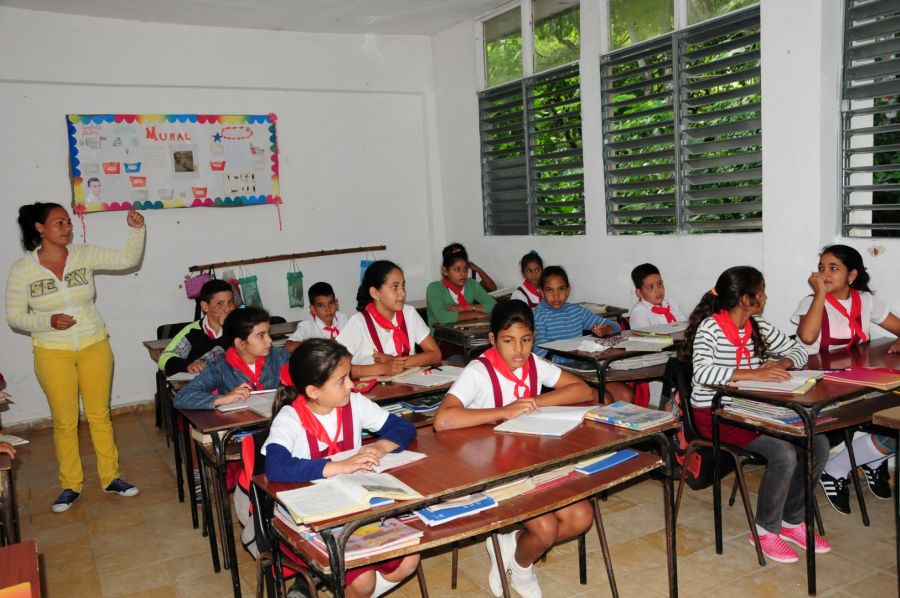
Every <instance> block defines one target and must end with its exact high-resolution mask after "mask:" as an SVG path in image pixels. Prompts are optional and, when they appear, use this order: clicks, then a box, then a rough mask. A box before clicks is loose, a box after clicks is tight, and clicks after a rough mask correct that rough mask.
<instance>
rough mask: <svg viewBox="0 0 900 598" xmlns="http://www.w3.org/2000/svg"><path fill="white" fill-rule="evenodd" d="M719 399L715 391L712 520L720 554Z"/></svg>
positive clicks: (718, 394)
mask: <svg viewBox="0 0 900 598" xmlns="http://www.w3.org/2000/svg"><path fill="white" fill-rule="evenodd" d="M721 401H722V393H721V392H717V393H716V394H715V396H714V397H713V401H712V435H713V438H712V440H713V521H714V522H715V529H716V554H722V472H721V470H720V469H719V459H720V458H721V454H722V449H721V446H720V441H719V417H718V415H716V412H717V411H718V410H719V405H720V404H721Z"/></svg>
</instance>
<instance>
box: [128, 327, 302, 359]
mask: <svg viewBox="0 0 900 598" xmlns="http://www.w3.org/2000/svg"><path fill="white" fill-rule="evenodd" d="M299 323H300V322H284V323H282V324H272V327H271V328H269V335H270V336H271V337H272V338H273V339H274V338H276V337H282V336H288V335H290V334H292V333H293V332H294V330H296V329H297V324H299ZM171 341H172V339H171V338H160V339H153V340H149V341H143V342H142V343H141V344H142V345H144V347H145V348H146V349H147V352H148V353H150V359H152V360H153V361H154V362H158V361H159V356H160V355H162V353H163V351H165V350H166V347H168V346H169V343H170V342H171Z"/></svg>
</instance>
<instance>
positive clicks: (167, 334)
mask: <svg viewBox="0 0 900 598" xmlns="http://www.w3.org/2000/svg"><path fill="white" fill-rule="evenodd" d="M194 321H196V320H193V321H191V322H178V323H175V324H163V325H162V326H157V327H156V338H157V340H159V339H163V338H172V337H173V336H175V335H176V334H178V332H179V331H180V330H181V329H182V328H184V327H185V326H187V325H188V324H192V323H193V322H194Z"/></svg>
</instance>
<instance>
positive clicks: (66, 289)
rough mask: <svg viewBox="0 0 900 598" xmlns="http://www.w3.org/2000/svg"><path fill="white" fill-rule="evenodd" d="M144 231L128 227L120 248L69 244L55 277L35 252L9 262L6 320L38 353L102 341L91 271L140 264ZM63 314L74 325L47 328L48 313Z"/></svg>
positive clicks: (48, 326) (48, 323)
mask: <svg viewBox="0 0 900 598" xmlns="http://www.w3.org/2000/svg"><path fill="white" fill-rule="evenodd" d="M145 236H146V228H145V227H141V228H131V227H129V228H128V244H127V245H126V247H125V249H106V248H103V247H97V246H95V245H69V246H68V249H69V255H68V258H67V259H66V267H65V270H64V271H63V276H62V278H61V279H58V278H56V275H55V274H53V273H52V272H50V270H48V269H47V268H45V267H44V266H42V265H41V262H40V260H39V259H38V257H37V251H36V250H35V251H31V252H28V253H26V254H25V255H24V256H23V257H21V258H20V259H18V260H17V261H16V263H15V264H13V267H12V270H11V271H10V273H9V279H8V280H7V281H6V321H7V322H9V325H10V326H12V327H13V328H18V329H19V330H24V331H26V332H30V333H31V340H32V344H33V345H34V346H35V347H40V348H42V349H62V350H68V351H77V350H79V349H83V348H84V347H87V346H89V345H92V344H94V343H96V342H99V341H101V340H103V339H105V338H106V336H107V332H106V324H105V323H104V322H103V318H102V317H100V312H98V311H97V306H96V305H95V304H94V295H95V292H96V289H95V288H94V270H126V269H128V268H132V267H134V266H136V265H137V264H138V262H140V259H141V253H142V252H143V249H144V238H145ZM59 313H63V314H68V315H70V316H72V317H73V318H75V321H76V322H77V323H76V324H75V325H74V326H72V327H71V328H69V329H68V330H56V329H54V328H53V327H52V326H50V317H51V316H52V315H53V314H59Z"/></svg>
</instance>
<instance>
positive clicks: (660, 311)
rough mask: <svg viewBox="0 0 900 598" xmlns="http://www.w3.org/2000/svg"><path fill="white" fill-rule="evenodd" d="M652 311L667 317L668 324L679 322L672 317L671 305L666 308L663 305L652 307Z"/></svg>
mask: <svg viewBox="0 0 900 598" xmlns="http://www.w3.org/2000/svg"><path fill="white" fill-rule="evenodd" d="M650 311H652V312H653V313H655V314H659V315H661V316H666V324H671V323H672V322H676V321H677V320H676V319H675V316H674V315H672V307H671V306H669V305H667V306H665V307H663V306H662V305H651V306H650Z"/></svg>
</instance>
